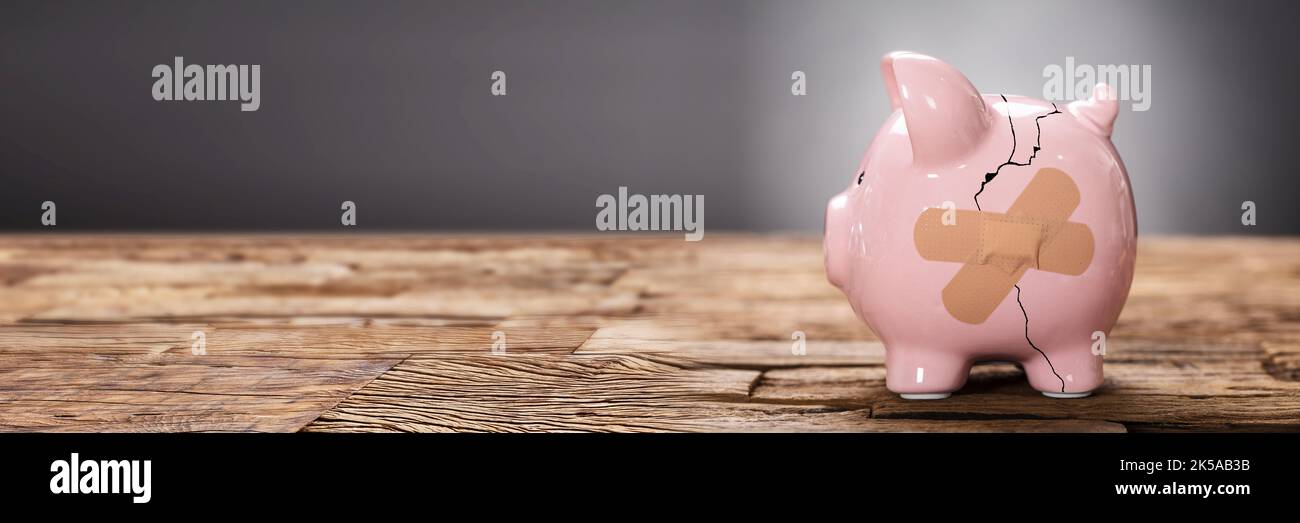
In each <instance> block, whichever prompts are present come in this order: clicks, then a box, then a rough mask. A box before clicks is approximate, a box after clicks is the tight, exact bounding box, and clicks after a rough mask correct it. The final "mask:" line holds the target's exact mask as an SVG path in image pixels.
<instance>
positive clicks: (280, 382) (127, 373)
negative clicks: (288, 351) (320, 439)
mask: <svg viewBox="0 0 1300 523" xmlns="http://www.w3.org/2000/svg"><path fill="white" fill-rule="evenodd" d="M15 360H16V358H12V357H8V358H3V359H0V362H3V363H4V366H3V367H0V431H38V430H39V431H114V432H133V431H175V432H180V431H264V432H285V431H296V430H298V429H300V428H301V427H302V426H303V425H304V424H306V423H307V422H308V421H311V420H312V419H315V418H316V417H317V416H319V415H320V413H321V412H323V411H325V410H327V409H329V408H330V407H332V406H334V405H335V404H336V403H338V402H339V400H342V399H343V398H345V397H347V396H348V395H349V394H350V393H352V392H353V391H354V390H357V389H358V388H360V387H361V386H362V385H364V384H365V383H367V382H369V381H370V380H372V379H374V378H375V377H376V376H379V375H380V374H382V373H383V372H384V371H386V370H388V369H389V368H391V367H392V366H393V365H394V364H396V363H397V362H398V361H400V360H397V359H367V360H347V361H333V360H304V359H295V358H247V357H225V356H203V357H195V359H193V360H191V363H186V364H177V363H167V364H157V363H150V362H140V361H126V362H124V361H120V360H113V359H94V358H89V357H80V358H77V359H76V360H75V361H69V360H61V361H58V362H57V364H56V365H46V364H44V363H38V364H34V365H32V364H28V365H29V366H18V365H15V364H14V363H15Z"/></svg>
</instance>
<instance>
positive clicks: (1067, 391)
mask: <svg viewBox="0 0 1300 523" xmlns="http://www.w3.org/2000/svg"><path fill="white" fill-rule="evenodd" d="M1046 355H1047V357H1044V356H1043V355H1040V354H1037V353H1035V354H1033V356H1031V357H1029V358H1028V359H1026V360H1024V361H1022V362H1021V364H1022V365H1023V366H1024V367H1025V374H1026V375H1028V376H1029V385H1030V386H1032V387H1034V388H1035V389H1037V390H1039V391H1041V392H1042V393H1043V395H1045V396H1049V397H1052V398H1082V397H1084V396H1087V395H1089V394H1091V393H1092V391H1093V390H1094V389H1096V388H1097V387H1100V386H1101V382H1102V373H1101V357H1100V356H1095V355H1093V354H1092V351H1091V346H1089V345H1079V346H1076V347H1073V348H1066V349H1063V350H1054V351H1051V352H1047V353H1046ZM1048 358H1050V359H1051V363H1050V365H1049V363H1048Z"/></svg>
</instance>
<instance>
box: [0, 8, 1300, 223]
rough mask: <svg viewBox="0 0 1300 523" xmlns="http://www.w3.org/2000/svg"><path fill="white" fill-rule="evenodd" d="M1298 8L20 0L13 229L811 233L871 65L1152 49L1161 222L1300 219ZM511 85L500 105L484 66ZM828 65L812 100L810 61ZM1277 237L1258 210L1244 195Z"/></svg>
mask: <svg viewBox="0 0 1300 523" xmlns="http://www.w3.org/2000/svg"><path fill="white" fill-rule="evenodd" d="M1298 11H1300V9H1298V8H1297V7H1294V3H1284V2H1279V3H1277V4H1270V3H1264V2H1187V1H1174V0H1169V1H1151V2H1096V1H1093V2H1073V1H1072V2H1032V1H1025V2H986V1H981V2H896V1H889V2H813V1H786V2H777V1H771V2H755V1H691V2H678V1H654V2H651V1H635V2H633V1H620V0H603V1H545V0H541V1H532V2H524V1H515V2H506V1H471V2H324V1H313V2H222V3H209V2H203V3H196V4H194V5H190V4H188V3H182V2H159V3H144V2H112V3H108V2H94V3H90V2H87V3H67V2H50V3H46V2H30V3H29V2H6V3H4V4H3V6H0V176H3V180H4V183H3V185H0V228H3V229H6V230H38V229H40V226H39V217H40V202H42V201H44V200H54V201H55V202H56V203H57V204H58V206H59V229H61V230H66V229H93V230H122V231H125V230H161V229H195V230H198V229H202V230H276V229H337V228H338V214H339V203H340V202H341V201H343V200H353V201H356V202H357V203H358V206H359V213H358V214H359V220H360V224H361V226H362V228H364V229H367V230H385V229H429V230H435V229H436V230H461V229H466V230H482V229H506V230H536V229H562V230H585V231H590V230H592V227H593V225H592V224H593V221H594V215H595V209H594V201H595V198H596V196H597V195H598V194H601V193H614V192H616V191H617V188H618V186H620V185H625V186H628V187H630V189H631V190H632V191H633V192H641V193H673V194H704V195H705V196H706V202H707V203H706V212H705V217H706V222H705V225H706V228H707V229H712V230H721V229H747V230H808V231H816V230H820V228H821V218H822V217H821V213H822V209H823V208H824V207H823V206H824V205H825V201H826V199H827V198H828V197H829V196H830V195H831V194H832V193H834V192H836V191H838V190H840V189H842V188H843V187H844V186H845V185H846V184H847V183H848V180H849V178H850V177H851V176H852V174H853V173H852V172H851V171H852V169H853V168H854V167H855V166H856V165H857V162H858V160H859V158H860V156H861V154H862V152H863V151H864V149H865V147H866V145H867V143H868V142H869V140H870V139H871V137H872V135H873V134H874V133H875V130H876V128H877V126H878V125H879V124H880V123H881V121H883V119H884V118H885V116H886V113H887V110H888V107H887V105H888V104H887V102H886V97H885V93H884V90H883V87H882V85H881V80H880V76H879V70H878V61H879V58H880V56H881V55H882V54H884V53H886V52H888V51H891V50H895V49H909V50H915V51H921V52H925V53H928V54H932V55H935V56H938V57H941V58H943V59H945V60H946V61H948V62H949V63H952V64H954V65H956V66H957V67H958V68H960V69H961V70H963V71H964V72H965V73H966V74H967V76H968V77H969V78H970V79H971V81H972V82H973V83H974V84H975V85H976V86H977V87H979V88H980V89H981V90H983V91H985V92H1003V93H1014V94H1025V95H1031V96H1035V97H1038V96H1040V95H1041V93H1042V85H1043V78H1042V71H1043V67H1044V66H1046V65H1048V64H1061V63H1063V61H1064V60H1065V57H1066V56H1073V57H1075V58H1076V60H1077V61H1078V62H1079V63H1084V64H1112V63H1122V64H1150V65H1151V66H1152V73H1153V82H1152V83H1153V93H1152V104H1151V109H1150V110H1149V111H1146V112H1132V111H1131V110H1130V108H1129V104H1124V109H1123V110H1122V113H1121V114H1120V117H1119V120H1118V121H1117V123H1116V131H1115V136H1114V140H1115V143H1116V146H1117V147H1118V148H1119V150H1120V153H1121V154H1122V156H1123V157H1124V160H1125V162H1126V163H1127V165H1128V168H1129V172H1130V175H1131V177H1132V180H1133V185H1134V189H1135V192H1136V195H1137V199H1138V210H1139V225H1140V228H1141V230H1142V232H1143V233H1231V232H1249V233H1252V234H1266V233H1289V234H1295V233H1300V213H1298V212H1297V211H1296V210H1295V207H1294V206H1293V205H1292V204H1291V201H1290V200H1291V199H1292V198H1294V197H1295V195H1297V185H1298V184H1297V181H1296V179H1297V174H1295V172H1294V171H1295V170H1294V168H1293V163H1292V158H1293V154H1291V153H1292V151H1293V150H1295V149H1296V146H1295V145H1294V143H1295V142H1296V139H1297V137H1298V136H1300V133H1297V132H1296V130H1295V126H1296V122H1298V121H1300V119H1298V118H1297V117H1300V98H1297V96H1298V93H1297V89H1296V86H1297V70H1298V69H1300V45H1298V44H1300V37H1297V33H1296V31H1295V30H1294V24H1295V21H1296V20H1297V19H1300V17H1298V16H1297V14H1300V13H1298ZM177 55H181V56H184V57H185V59H186V62H187V63H198V64H217V63H221V64H230V63H234V64H261V66H262V106H261V109H260V110H259V111H257V112H253V113H245V112H240V111H239V110H238V106H237V104H235V103H233V102H206V103H203V102H189V103H179V102H156V101H154V100H153V99H152V98H151V96H150V94H149V93H150V87H151V85H152V83H153V78H152V77H151V76H150V70H151V69H152V67H153V66H154V65H155V64H160V63H168V64H170V63H171V60H172V57H174V56H177ZM497 69H501V70H504V71H506V73H507V74H508V75H509V94H508V95H507V96H505V97H493V96H491V95H490V93H489V89H488V88H489V84H490V79H489V75H490V74H491V72H492V71H493V70H497ZM794 70H803V71H805V72H806V73H807V74H808V77H809V80H808V89H809V91H808V96H806V97H794V96H791V95H790V92H789V89H790V74H791V72H792V71H794ZM1243 200H1253V201H1255V202H1256V203H1257V204H1258V206H1259V211H1258V212H1259V218H1258V220H1259V221H1258V223H1259V225H1258V226H1256V227H1254V228H1253V229H1248V230H1246V229H1243V228H1242V227H1241V226H1240V222H1239V216H1240V214H1241V211H1240V206H1241V202H1242V201H1243Z"/></svg>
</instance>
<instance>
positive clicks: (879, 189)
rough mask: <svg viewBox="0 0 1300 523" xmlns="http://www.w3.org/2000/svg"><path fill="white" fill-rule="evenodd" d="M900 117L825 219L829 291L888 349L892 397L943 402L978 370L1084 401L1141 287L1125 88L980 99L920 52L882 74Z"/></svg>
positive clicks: (894, 59)
mask: <svg viewBox="0 0 1300 523" xmlns="http://www.w3.org/2000/svg"><path fill="white" fill-rule="evenodd" d="M881 71H882V73H883V75H884V80H885V88H886V90H888V92H889V100H890V105H891V107H892V108H893V114H891V115H890V116H889V118H888V119H887V120H886V121H885V124H884V126H882V127H881V128H880V131H879V132H878V133H877V134H876V138H875V140H874V141H873V142H872V143H871V146H870V147H869V148H868V149H867V153H866V156H864V157H863V158H862V163H861V164H860V165H859V166H858V168H857V170H855V171H854V172H853V176H852V179H851V181H850V184H849V188H848V189H847V190H845V191H844V192H842V193H840V194H838V195H836V196H835V197H834V198H832V199H831V201H830V203H829V204H828V205H827V208H826V235H825V240H824V250H825V256H826V274H827V276H828V278H829V279H830V282H831V283H832V284H834V285H835V286H836V287H839V288H840V289H841V290H842V291H844V294H845V295H846V296H847V297H848V299H849V303H850V304H851V305H852V306H853V310H854V312H856V313H857V315H858V317H860V318H862V320H863V321H865V322H866V323H867V325H868V326H869V327H871V329H872V330H873V331H875V333H876V334H877V335H878V336H879V337H880V339H881V341H882V342H883V343H884V346H885V354H886V356H885V366H886V369H887V370H886V385H887V386H888V387H889V390H891V391H894V392H896V393H899V394H901V395H902V397H904V398H908V399H941V398H946V397H948V396H949V395H950V394H951V393H952V392H953V391H955V390H957V389H960V388H961V387H962V385H964V384H965V382H966V378H967V376H968V375H969V373H970V369H971V365H972V364H974V363H976V362H979V361H1013V362H1018V363H1019V364H1020V365H1021V366H1022V367H1023V368H1024V370H1025V374H1026V375H1027V376H1028V378H1029V384H1030V385H1031V386H1033V387H1034V388H1035V389H1037V390H1039V391H1042V393H1043V394H1045V395H1047V396H1051V397H1054V398H1079V397H1084V396H1087V395H1088V394H1090V393H1091V392H1092V391H1093V390H1095V389H1096V388H1097V387H1099V386H1100V385H1101V383H1102V355H1103V354H1105V338H1106V336H1107V335H1108V334H1109V332H1110V329H1111V327H1113V326H1114V325H1115V321H1116V320H1117V319H1118V318H1119V313H1120V310H1121V309H1122V308H1123V306H1124V301H1125V299H1127V297H1128V291H1129V286H1130V284H1131V283H1132V281H1133V265H1134V261H1135V257H1136V250H1137V223H1136V215H1135V212H1134V208H1133V195H1132V192H1131V190H1130V189H1129V181H1128V174H1127V173H1126V172H1125V170H1124V164H1123V163H1122V162H1121V161H1120V158H1119V155H1118V154H1117V153H1116V152H1115V147H1114V146H1113V145H1112V144H1111V142H1110V133H1111V125H1112V124H1113V123H1114V121H1115V116H1116V114H1117V113H1118V112H1119V105H1118V102H1117V101H1116V100H1115V96H1114V95H1113V91H1112V90H1111V89H1110V88H1109V87H1108V86H1106V85H1104V84H1102V85H1098V86H1096V88H1095V89H1094V90H1093V93H1092V97H1091V99H1089V100H1086V101H1076V102H1072V103H1069V104H1068V105H1058V104H1053V103H1049V102H1044V101H1041V100H1035V99H1030V98H1025V97H1021V96H1008V95H998V94H992V95H988V94H985V95H981V94H980V93H979V91H976V90H975V87H973V86H972V85H971V83H970V81H969V80H967V79H966V77H964V76H962V74H961V73H960V72H958V71H957V70H956V69H954V68H953V67H952V66H949V65H948V64H946V63H944V62H941V61H939V60H937V59H935V58H931V57H929V56H924V55H920V54H915V53H906V52H899V53H892V54H890V55H888V56H885V58H884V60H883V61H882V63H881Z"/></svg>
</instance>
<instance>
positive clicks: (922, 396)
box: [899, 392, 952, 400]
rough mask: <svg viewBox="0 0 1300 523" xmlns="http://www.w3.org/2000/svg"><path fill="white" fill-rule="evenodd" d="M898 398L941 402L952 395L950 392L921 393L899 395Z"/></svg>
mask: <svg viewBox="0 0 1300 523" xmlns="http://www.w3.org/2000/svg"><path fill="white" fill-rule="evenodd" d="M899 396H902V397H903V399H905V400H941V399H944V398H947V397H948V396H952V393H951V392H922V393H911V394H906V393H905V394H899Z"/></svg>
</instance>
